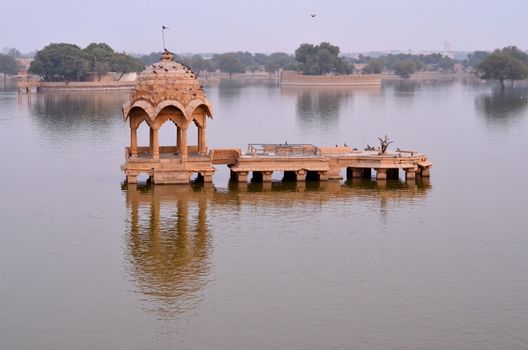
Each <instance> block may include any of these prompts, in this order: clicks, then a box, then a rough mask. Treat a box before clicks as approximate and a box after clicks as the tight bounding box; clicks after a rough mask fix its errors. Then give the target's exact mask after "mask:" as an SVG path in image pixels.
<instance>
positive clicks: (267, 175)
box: [262, 171, 273, 182]
mask: <svg viewBox="0 0 528 350" xmlns="http://www.w3.org/2000/svg"><path fill="white" fill-rule="evenodd" d="M272 174H273V171H263V172H262V181H263V182H271V175H272Z"/></svg>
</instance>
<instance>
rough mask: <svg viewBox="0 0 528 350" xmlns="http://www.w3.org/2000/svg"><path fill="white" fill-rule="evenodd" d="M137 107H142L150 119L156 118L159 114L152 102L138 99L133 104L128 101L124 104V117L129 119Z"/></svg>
mask: <svg viewBox="0 0 528 350" xmlns="http://www.w3.org/2000/svg"><path fill="white" fill-rule="evenodd" d="M136 108H140V109H141V110H143V111H144V112H145V114H146V115H147V116H148V117H149V119H150V120H154V119H155V118H156V116H157V113H156V111H155V110H154V107H153V106H152V105H151V104H150V102H148V101H146V100H138V101H135V102H134V103H133V104H130V102H127V103H126V104H125V105H123V108H122V109H123V118H124V119H125V120H127V119H128V118H129V116H130V112H131V111H132V110H134V109H136Z"/></svg>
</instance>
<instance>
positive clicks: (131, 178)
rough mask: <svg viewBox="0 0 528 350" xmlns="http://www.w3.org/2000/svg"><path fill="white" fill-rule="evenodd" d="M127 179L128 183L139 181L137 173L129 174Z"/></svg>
mask: <svg viewBox="0 0 528 350" xmlns="http://www.w3.org/2000/svg"><path fill="white" fill-rule="evenodd" d="M126 180H127V183H128V184H135V183H137V175H132V174H127V176H126Z"/></svg>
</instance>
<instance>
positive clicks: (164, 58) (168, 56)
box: [160, 49, 174, 61]
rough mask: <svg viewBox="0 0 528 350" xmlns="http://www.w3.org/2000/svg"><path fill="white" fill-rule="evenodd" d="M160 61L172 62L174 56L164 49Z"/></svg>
mask: <svg viewBox="0 0 528 350" xmlns="http://www.w3.org/2000/svg"><path fill="white" fill-rule="evenodd" d="M160 60H161V61H174V55H173V54H172V52H170V51H168V50H167V49H165V51H164V52H163V53H162V54H161V57H160Z"/></svg>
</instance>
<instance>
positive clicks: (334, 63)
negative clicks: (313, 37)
mask: <svg viewBox="0 0 528 350" xmlns="http://www.w3.org/2000/svg"><path fill="white" fill-rule="evenodd" d="M295 59H296V60H297V62H299V66H300V70H301V71H302V72H303V73H304V74H308V75H322V74H328V73H350V72H351V70H352V67H351V66H350V65H349V64H348V63H347V62H346V61H345V60H343V59H342V58H341V57H339V47H338V46H334V45H331V44H330V43H327V42H322V43H320V44H319V45H315V46H314V45H312V44H306V43H304V44H301V45H300V46H299V47H298V48H297V50H295Z"/></svg>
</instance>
